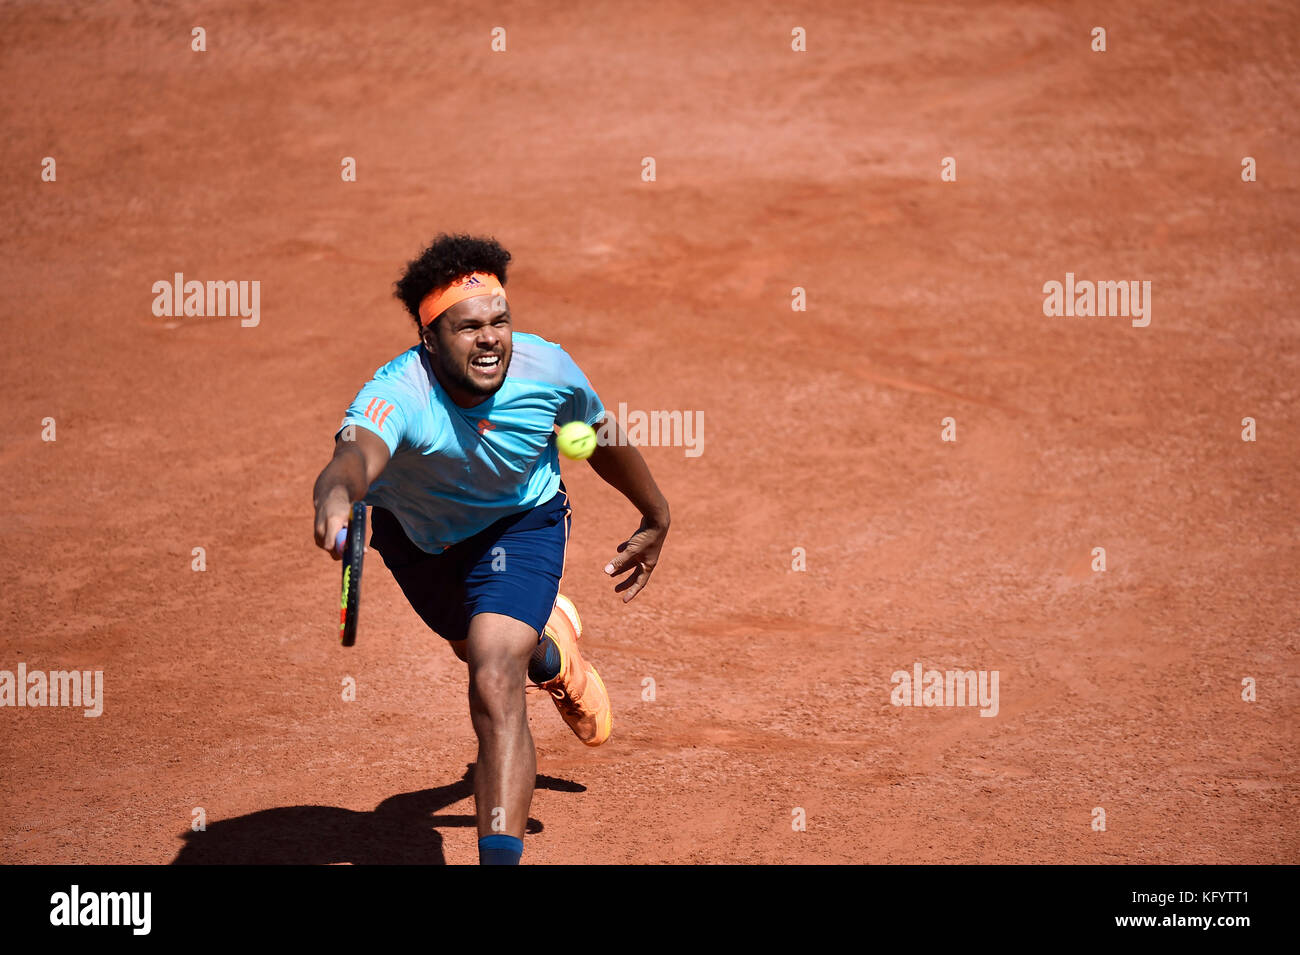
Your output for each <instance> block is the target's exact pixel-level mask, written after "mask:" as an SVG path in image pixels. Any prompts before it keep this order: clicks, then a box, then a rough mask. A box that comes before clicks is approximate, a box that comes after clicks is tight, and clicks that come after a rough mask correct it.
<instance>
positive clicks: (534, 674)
mask: <svg viewBox="0 0 1300 955" xmlns="http://www.w3.org/2000/svg"><path fill="white" fill-rule="evenodd" d="M559 675H560V648H559V647H557V646H556V645H555V641H554V640H552V639H551V638H550V637H547V636H543V637H542V639H540V640H538V641H537V649H535V650H534V651H533V656H532V658H531V659H530V660H529V661H528V679H530V680H532V681H533V682H534V683H537V684H542V683H546V682H548V681H550V680H554V679H555V678H556V677H557V676H559Z"/></svg>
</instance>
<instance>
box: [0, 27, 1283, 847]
mask: <svg viewBox="0 0 1300 955" xmlns="http://www.w3.org/2000/svg"><path fill="white" fill-rule="evenodd" d="M556 6H559V5H556ZM196 26H201V27H203V28H205V29H206V31H207V51H206V52H203V53H195V52H192V51H191V49H190V37H191V32H190V31H191V30H192V28H194V27H196ZM495 26H504V27H505V28H506V31H507V51H506V52H504V53H494V52H492V50H491V46H490V45H491V39H492V37H491V31H492V28H493V27H495ZM1094 26H1104V27H1105V28H1106V30H1107V46H1108V49H1107V51H1106V52H1105V53H1095V52H1093V51H1092V50H1091V49H1090V45H1091V38H1090V31H1091V30H1092V28H1093V27H1094ZM795 27H803V28H804V29H805V30H806V31H807V52H804V53H796V52H794V51H792V50H791V46H790V45H791V30H792V29H793V28H795ZM1298 58H1300V14H1297V12H1296V10H1295V7H1294V6H1293V5H1290V4H1285V3H1276V4H1268V3H1257V4H1244V3H1243V4H1220V3H1163V4H1152V3H1143V4H1126V3H1114V4H1079V5H1074V4H1066V3H1044V4H1032V3H1025V4H1012V3H987V4H978V5H972V4H964V3H955V2H954V3H909V2H891V3H880V4H865V5H864V4H856V3H852V4H851V3H844V4H839V5H835V4H816V5H794V6H791V5H785V4H767V3H764V4H741V3H734V4H726V5H710V4H699V3H653V4H638V3H618V4H614V3H604V4H598V5H595V6H594V7H592V8H591V9H589V10H587V11H586V12H581V13H580V12H577V11H569V12H555V11H551V10H548V9H547V8H546V6H545V5H541V4H534V3H505V4H500V5H497V6H493V5H487V6H483V5H476V4H459V5H455V6H447V7H445V8H441V5H434V4H416V3H411V4H396V3H384V2H373V3H366V4H355V5H350V4H343V3H333V2H331V3H315V4H298V5H295V4H254V3H242V2H239V3H236V2H231V3H204V4H196V5H193V6H182V5H179V4H177V5H169V4H146V3H125V2H116V3H107V4H98V3H96V4H74V3H60V4H36V3H5V4H3V5H0V79H2V80H3V86H4V89H5V96H4V102H3V104H2V105H0V115H2V116H3V130H4V136H3V140H2V141H0V156H2V157H3V168H4V174H3V179H2V180H0V190H2V192H0V202H2V204H3V210H4V216H3V221H4V225H3V228H2V230H0V243H2V247H0V252H2V254H0V279H2V280H3V281H2V283H0V302H3V322H4V326H3V327H4V343H5V348H4V349H3V353H2V355H0V369H2V370H3V375H4V379H3V380H4V421H5V424H4V429H3V438H2V440H3V447H2V448H0V461H2V462H3V473H4V485H5V486H4V495H3V497H4V503H3V505H0V543H2V546H0V579H2V580H3V581H4V595H5V610H4V620H5V626H4V636H3V640H2V641H0V649H2V651H3V652H2V653H0V669H7V670H10V671H14V670H16V668H17V665H18V664H19V663H20V662H22V663H25V664H26V666H27V668H28V669H29V670H44V671H48V670H60V669H90V670H94V669H100V670H102V671H103V674H104V710H103V715H102V716H100V717H98V718H86V717H84V716H83V715H82V713H81V711H80V710H73V709H67V708H59V709H54V708H48V707H47V708H21V709H18V708H8V707H6V708H4V709H3V710H0V754H2V761H3V767H4V770H3V773H0V862H8V863H14V862H59V863H79V862H93V863H115V862H141V863H168V862H172V861H174V860H175V861H182V862H184V861H195V862H241V861H259V862H353V863H374V862H421V863H425V862H441V861H444V860H445V861H446V862H448V863H471V862H475V861H476V860H477V854H476V848H475V831H474V828H473V813H474V808H473V799H472V796H471V788H470V784H469V782H468V781H467V780H468V778H469V777H468V776H467V775H466V774H467V770H468V767H469V765H470V764H472V762H473V760H474V757H475V741H474V736H473V732H472V729H471V726H470V722H469V716H468V712H467V706H466V675H465V671H464V667H463V665H461V664H460V663H459V662H458V661H456V660H455V659H454V657H453V656H452V654H451V653H450V652H449V650H448V649H447V648H446V647H445V646H444V645H443V643H442V641H441V640H439V639H438V638H436V637H434V636H433V635H431V634H430V633H429V632H428V631H427V630H425V628H424V627H423V625H422V624H421V623H420V621H419V619H418V618H417V617H416V615H415V613H414V612H413V611H412V610H411V609H410V608H409V607H408V606H407V605H406V603H405V602H404V601H403V599H402V597H401V594H400V592H399V591H398V589H397V586H396V584H395V583H394V582H393V581H392V579H391V577H389V575H388V574H387V572H386V571H385V570H384V568H383V565H382V563H381V562H380V561H379V560H378V559H377V556H378V555H376V554H372V555H371V560H370V562H369V563H368V565H367V576H366V580H365V599H364V602H363V607H362V613H361V633H360V636H359V639H358V643H357V645H356V646H355V647H354V648H352V649H344V648H341V647H340V646H339V645H338V641H337V639H336V638H335V636H334V633H333V628H334V627H335V626H336V622H337V614H338V609H337V603H338V565H337V564H334V563H332V562H331V561H329V559H328V558H327V557H326V556H325V555H324V554H323V553H322V552H321V551H319V550H317V549H316V548H315V546H314V545H313V541H312V537H311V531H312V508H311V488H312V482H313V481H314V479H315V477H316V474H317V472H318V471H319V470H320V468H321V466H322V465H323V464H324V463H325V461H326V460H327V459H328V456H329V454H330V450H331V447H332V434H333V431H334V428H335V427H336V425H337V424H338V422H339V420H340V418H341V417H342V414H343V411H344V409H345V408H346V407H347V405H348V403H349V402H350V400H351V399H352V396H353V395H354V394H355V392H356V391H357V389H358V388H359V387H360V386H361V385H362V383H363V382H364V381H365V380H366V379H367V378H368V377H369V376H370V375H371V373H372V372H373V371H374V369H375V368H377V367H378V366H379V365H381V364H383V363H384V362H386V361H387V360H388V359H390V358H391V357H393V356H394V355H396V354H397V353H398V352H400V351H402V350H404V349H406V348H408V347H409V346H410V345H412V344H413V343H414V342H415V332H414V327H413V325H412V323H411V322H410V320H409V319H408V318H407V317H406V316H405V314H404V313H403V312H402V311H401V307H400V305H399V304H398V303H397V302H396V301H395V300H393V299H392V298H391V297H390V288H391V284H392V282H393V281H394V279H395V278H396V277H397V275H398V274H399V272H400V269H401V266H402V265H403V263H405V262H406V260H407V259H409V258H411V257H412V256H414V255H415V254H416V253H418V252H419V250H420V249H421V248H422V247H423V245H424V244H425V243H426V242H427V241H428V240H430V239H431V238H432V237H433V236H434V234H435V233H437V232H439V231H444V230H445V231H468V232H476V233H488V234H492V235H495V236H496V237H497V238H498V239H500V240H501V241H502V242H503V243H504V244H505V245H506V246H507V247H508V248H509V249H510V250H511V251H512V252H513V254H514V256H515V264H514V266H513V268H512V270H511V273H510V276H509V292H510V296H511V303H512V310H513V312H514V315H515V321H516V327H517V328H518V329H520V330H523V331H532V332H536V333H539V334H541V335H543V336H545V337H547V338H549V339H551V340H554V341H557V342H560V343H561V344H563V345H564V346H565V348H566V349H568V351H569V352H570V353H571V354H572V355H573V356H574V358H575V359H576V360H577V361H578V363H579V364H580V365H581V366H582V368H583V369H584V371H586V373H587V375H588V376H589V378H590V379H591V381H592V383H593V384H594V385H595V387H596V388H597V390H598V391H599V392H600V394H601V396H602V398H603V399H604V401H605V403H606V405H607V406H609V407H610V408H617V406H618V404H619V403H620V402H624V403H626V405H627V407H628V408H629V409H642V410H646V411H650V410H656V409H663V410H679V411H682V412H684V413H695V412H700V413H702V416H703V446H702V447H703V453H702V454H701V455H699V456H698V457H688V456H687V455H686V453H685V449H684V448H682V447H646V448H644V449H643V450H644V454H645V456H646V458H647V460H648V461H649V463H650V466H651V468H652V470H653V471H654V473H655V475H656V477H657V479H658V481H659V484H660V486H661V487H662V488H663V490H664V493H665V494H666V495H667V497H668V499H669V501H670V503H671V505H672V514H673V525H672V530H671V532H670V534H669V536H668V540H667V544H666V546H665V550H664V554H663V561H662V563H661V565H660V567H659V569H658V570H657V571H656V573H655V576H654V579H653V581H652V582H651V584H650V586H649V588H648V589H647V590H646V591H645V592H644V593H643V594H641V595H640V596H639V597H638V598H637V599H636V600H635V601H633V602H632V603H631V604H629V605H627V606H624V605H623V604H622V603H621V601H620V599H619V598H618V597H616V596H615V595H614V594H613V593H612V587H611V584H610V582H609V581H608V580H607V579H606V578H605V577H604V575H603V574H602V572H601V568H602V567H603V565H604V563H605V562H606V560H607V559H608V558H609V557H610V556H612V554H613V549H614V547H615V545H617V544H618V543H619V542H620V541H622V540H624V539H625V538H626V537H627V536H628V535H629V534H630V533H631V532H632V531H633V530H634V529H635V527H636V524H637V515H636V514H635V512H634V511H633V509H632V508H631V506H630V505H628V504H627V503H626V502H625V501H624V500H623V499H622V498H621V497H620V496H619V495H618V494H617V492H615V491H613V490H612V489H611V488H608V487H607V486H605V485H604V484H603V483H602V482H601V481H600V480H599V478H597V477H596V476H595V474H594V473H592V472H591V470H590V469H589V468H588V467H587V465H585V464H579V463H574V462H567V461H566V462H565V464H564V469H565V480H566V482H567V484H568V486H569V489H570V491H571V493H572V497H573V498H574V502H575V515H574V524H573V537H572V540H571V546H570V549H569V555H568V565H567V572H566V578H565V582H564V586H563V590H564V592H565V593H567V594H568V595H570V596H571V597H572V598H573V599H574V601H575V602H576V604H577V606H578V607H579V609H580V610H581V612H582V614H583V617H584V621H585V623H586V626H587V631H588V632H587V635H586V636H585V637H584V641H585V643H586V647H587V650H586V652H587V654H588V656H589V657H590V659H591V660H592V661H593V662H594V663H595V664H596V665H597V666H598V667H599V669H600V672H601V673H602V675H603V676H604V677H605V680H606V683H607V684H608V686H609V690H610V694H611V697H612V700H613V705H614V715H615V727H614V736H613V738H612V739H611V740H610V741H609V743H608V744H606V745H605V746H603V747H600V748H599V749H594V750H593V749H588V748H586V747H584V746H582V745H581V744H580V743H579V742H578V741H577V740H576V739H574V738H573V736H572V735H571V734H570V733H569V731H568V730H567V729H566V727H565V726H564V724H563V723H562V722H561V720H560V718H559V716H558V715H557V714H556V713H555V711H554V708H553V707H552V705H551V703H550V701H549V700H548V699H547V698H546V697H545V696H544V695H540V694H532V695H531V696H530V718H531V722H532V729H533V733H534V736H535V739H536V741H537V748H538V771H539V774H540V778H539V788H538V791H537V794H536V796H535V798H534V800H533V804H532V810H531V816H532V821H531V822H530V826H529V829H530V832H531V833H533V834H531V835H529V836H528V837H527V840H526V849H525V852H524V857H523V861H524V862H525V863H533V864H537V863H566V862H590V863H603V862H613V863H660V862H675V863H691V862H766V863H776V862H793V863H811V862H820V861H831V862H872V863H894V862H923V863H940V862H1024V863H1044V862H1082V863H1200V862H1206V863H1229V862H1231V863H1279V862H1289V863H1294V862H1297V861H1300V833H1298V832H1297V826H1296V813H1297V801H1298V793H1300V788H1298V786H1297V774H1296V773H1297V771H1296V765H1297V730H1296V726H1297V699H1298V697H1300V680H1298V676H1300V672H1298V671H1300V667H1298V666H1297V655H1296V651H1297V632H1298V631H1300V582H1298V577H1300V575H1298V574H1297V569H1298V567H1300V542H1298V541H1297V526H1298V523H1297V521H1298V518H1300V506H1298V504H1297V501H1298V498H1297V492H1298V491H1300V475H1298V474H1297V461H1298V460H1300V440H1298V439H1297V426H1298V424H1300V411H1298V409H1297V398H1298V397H1300V349H1298V347H1297V346H1298V338H1300V321H1298V318H1297V305H1296V303H1297V301H1300V280H1298V278H1297V277H1298V276H1300V254H1298V252H1297V241H1296V240H1297V235H1298V234H1300V229H1298V228H1297V226H1298V220H1300V215H1298V214H1297V209H1298V205H1297V199H1298V198H1300V190H1298V189H1297V185H1296V183H1297V176H1298V175H1300V164H1298V163H1297V158H1296V157H1297V156H1298V155H1300V136H1298V135H1297V132H1296V123H1295V117H1296V116H1297V115H1298V114H1300V94H1298V92H1297V83H1296V68H1297V62H1298ZM46 156H51V157H54V158H55V160H56V162H57V180H56V181H55V182H42V181H41V177H40V174H41V160H42V158H43V157H46ZM348 156H350V157H354V158H355V159H356V163H357V181H356V182H343V181H342V179H341V177H340V168H341V167H340V163H341V162H342V160H343V157H348ZM949 156H950V157H954V158H955V160H956V162H957V180H956V181H955V182H942V181H941V180H940V164H941V161H942V160H943V158H944V157H949ZM1246 156H1250V157H1254V159H1255V160H1256V162H1257V167H1258V181H1257V182H1243V181H1242V178H1241V171H1242V165H1241V164H1242V158H1243V157H1246ZM644 157H654V160H655V164H656V180H655V181H654V182H645V181H643V180H642V176H641V172H642V160H643V158H644ZM176 272H181V273H183V274H184V275H185V277H186V279H197V280H200V281H208V280H223V281H224V280H235V281H251V280H256V281H259V282H260V283H261V285H260V288H261V306H260V323H259V324H258V325H257V326H256V327H242V326H241V322H240V319H239V318H221V317H203V318H200V317H189V318H186V317H181V318H179V319H169V318H165V317H162V318H160V317H156V316H155V315H154V314H153V312H152V303H153V300H154V293H153V292H152V291H151V288H152V285H153V283H154V282H156V281H160V280H161V281H171V280H172V277H173V275H174V273H176ZM1067 272H1071V273H1074V274H1075V276H1077V277H1078V278H1079V279H1091V280H1124V281H1127V280H1145V281H1150V282H1151V283H1152V284H1151V288H1152V292H1151V300H1150V301H1151V322H1150V324H1149V325H1148V326H1147V327H1144V328H1140V327H1133V326H1132V324H1131V323H1130V321H1129V319H1128V318H1123V317H1093V318H1087V317H1050V318H1049V317H1047V316H1045V315H1044V314H1043V307H1042V306H1043V299H1044V294H1043V291H1042V287H1043V284H1044V283H1045V282H1048V281H1053V280H1054V281H1058V282H1064V281H1065V277H1066V273H1067ZM795 287H801V288H803V289H805V290H806V295H807V311H805V312H795V311H792V309H791V304H790V303H791V295H792V289H794V288H795ZM47 417H48V418H53V419H54V420H55V422H56V429H57V431H56V435H57V437H56V440H54V441H46V440H42V430H43V424H42V421H43V419H45V418H47ZM947 417H951V418H952V419H953V420H954V422H955V428H956V438H957V440H956V441H943V440H941V431H942V428H943V425H942V421H943V419H944V418H947ZM1245 417H1252V418H1254V419H1255V422H1256V429H1257V440H1256V441H1254V442H1247V441H1243V440H1242V430H1243V424H1242V419H1243V418H1245ZM196 547H202V548H204V549H205V554H206V570H204V571H195V570H193V569H192V563H193V561H194V556H193V554H194V548H196ZM1097 547H1103V548H1105V553H1106V569H1105V571H1104V572H1097V571H1094V570H1093V562H1094V557H1093V549H1094V548H1097ZM796 548H802V549H803V551H802V553H803V554H804V555H805V558H804V559H805V560H806V569H805V570H796V569H792V564H793V563H794V562H795V561H796V560H797V552H796V550H795V549H796ZM918 662H919V663H921V664H922V665H923V667H925V668H926V669H929V668H935V669H939V670H946V669H953V668H960V669H973V670H985V671H992V670H996V671H998V673H999V674H1000V699H999V708H998V713H997V715H996V716H995V717H992V718H986V717H981V716H980V715H979V711H978V709H977V708H956V707H952V708H940V707H935V708H926V707H899V706H894V705H891V690H892V689H893V686H892V684H891V674H893V673H894V672H895V671H898V670H906V671H909V672H910V671H911V670H912V668H913V665H914V664H915V663H918ZM347 677H352V678H354V679H355V680H356V683H357V699H356V700H355V702H344V701H343V699H342V689H341V688H342V682H343V681H344V679H345V678H347ZM1247 677H1250V678H1252V679H1253V680H1254V681H1255V684H1256V687H1257V691H1256V692H1257V699H1256V700H1255V701H1254V702H1249V701H1245V700H1243V699H1242V692H1243V685H1242V681H1243V679H1244V678H1247ZM647 679H652V680H653V681H654V689H655V693H654V697H655V698H654V699H653V700H645V699H643V693H644V690H643V687H644V686H645V685H646V684H645V681H646V680H647ZM196 807H202V809H203V810H204V811H205V813H206V818H207V831H206V832H203V833H194V832H192V831H191V820H192V818H193V812H194V810H195V808H196ZM1098 807H1100V808H1102V809H1104V811H1105V814H1106V830H1105V831H1104V832H1099V831H1094V828H1093V820H1094V815H1095V814H1094V810H1095V809H1097V808H1098ZM796 808H801V809H803V810H804V812H805V814H806V820H807V823H806V825H807V828H806V831H796V830H795V828H794V827H793V826H792V820H793V818H794V816H793V813H794V810H795V809H796Z"/></svg>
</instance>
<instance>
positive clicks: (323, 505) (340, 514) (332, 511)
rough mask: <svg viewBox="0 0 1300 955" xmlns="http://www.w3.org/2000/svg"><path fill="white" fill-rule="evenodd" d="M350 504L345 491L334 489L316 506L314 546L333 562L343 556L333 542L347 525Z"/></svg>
mask: <svg viewBox="0 0 1300 955" xmlns="http://www.w3.org/2000/svg"><path fill="white" fill-rule="evenodd" d="M351 510H352V502H351V501H350V500H348V492H347V489H346V488H344V487H343V486H341V485H340V486H338V487H335V488H334V489H333V490H332V491H330V493H329V494H327V495H325V497H324V498H323V499H322V500H320V501H318V502H317V504H316V546H317V547H319V548H321V549H322V550H323V551H325V552H326V553H327V554H329V555H330V557H331V558H332V559H333V560H342V559H343V554H342V552H341V551H339V550H338V549H336V548H335V546H334V542H335V539H336V538H337V537H338V535H339V531H340V530H342V529H343V528H344V527H345V526H346V525H347V523H348V514H349V513H351Z"/></svg>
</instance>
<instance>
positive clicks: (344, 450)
mask: <svg viewBox="0 0 1300 955" xmlns="http://www.w3.org/2000/svg"><path fill="white" fill-rule="evenodd" d="M349 439H350V440H349ZM388 458H389V453H388V445H386V444H384V439H383V438H381V437H379V435H377V434H374V433H372V432H370V431H367V430H366V429H365V428H355V427H354V428H349V429H347V430H346V431H344V432H343V433H342V434H340V435H339V436H338V438H337V439H335V441H334V457H333V458H331V459H330V463H329V464H327V465H325V469H324V470H323V471H321V473H320V476H319V477H318V478H316V487H315V489H314V490H313V491H312V499H313V502H314V503H315V505H316V546H317V547H320V548H322V549H324V550H325V551H327V552H328V553H329V555H330V556H331V557H333V558H334V559H335V560H338V559H339V555H338V554H337V553H335V551H334V538H335V536H337V534H338V532H339V528H341V527H342V526H343V525H344V524H346V523H347V522H348V512H349V511H350V510H351V508H352V502H353V501H359V500H361V499H362V498H363V497H365V496H366V491H367V490H368V489H369V488H370V485H371V484H372V483H373V482H374V480H375V478H377V477H379V475H380V474H382V473H383V471H384V468H385V467H387V466H388Z"/></svg>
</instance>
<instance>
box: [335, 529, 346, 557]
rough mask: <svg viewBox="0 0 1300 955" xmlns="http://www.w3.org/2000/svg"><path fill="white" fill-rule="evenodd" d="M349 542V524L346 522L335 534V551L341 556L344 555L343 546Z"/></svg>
mask: <svg viewBox="0 0 1300 955" xmlns="http://www.w3.org/2000/svg"><path fill="white" fill-rule="evenodd" d="M347 542H348V526H347V525H346V524H344V525H343V526H342V527H340V528H339V532H338V533H337V534H336V535H334V553H336V554H338V555H339V556H342V555H343V546H344V545H345V544H347Z"/></svg>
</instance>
